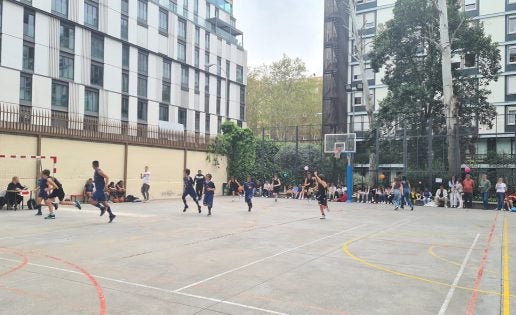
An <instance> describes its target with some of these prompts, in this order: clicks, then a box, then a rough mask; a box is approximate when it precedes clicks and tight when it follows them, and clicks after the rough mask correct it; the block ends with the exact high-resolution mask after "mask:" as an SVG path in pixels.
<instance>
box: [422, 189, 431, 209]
mask: <svg viewBox="0 0 516 315" xmlns="http://www.w3.org/2000/svg"><path fill="white" fill-rule="evenodd" d="M430 201H432V193H431V192H430V190H429V189H428V188H426V187H425V191H423V204H424V205H427V204H428V203H429V202H430Z"/></svg>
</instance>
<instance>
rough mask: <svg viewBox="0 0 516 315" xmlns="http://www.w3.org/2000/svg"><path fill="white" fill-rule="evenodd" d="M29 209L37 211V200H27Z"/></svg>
mask: <svg viewBox="0 0 516 315" xmlns="http://www.w3.org/2000/svg"><path fill="white" fill-rule="evenodd" d="M27 207H28V208H29V209H30V210H35V209H36V200H34V198H31V199H29V200H27Z"/></svg>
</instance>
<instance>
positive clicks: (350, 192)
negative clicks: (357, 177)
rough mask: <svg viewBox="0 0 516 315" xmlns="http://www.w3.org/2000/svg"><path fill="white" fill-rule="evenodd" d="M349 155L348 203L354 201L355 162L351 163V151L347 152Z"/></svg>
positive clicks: (347, 170)
mask: <svg viewBox="0 0 516 315" xmlns="http://www.w3.org/2000/svg"><path fill="white" fill-rule="evenodd" d="M346 156H347V157H348V165H347V167H346V186H347V188H348V200H347V203H352V202H353V164H351V153H348V154H346Z"/></svg>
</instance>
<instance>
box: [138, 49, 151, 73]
mask: <svg viewBox="0 0 516 315" xmlns="http://www.w3.org/2000/svg"><path fill="white" fill-rule="evenodd" d="M148 71H149V55H147V53H145V52H143V51H138V73H139V74H145V75H147V73H148Z"/></svg>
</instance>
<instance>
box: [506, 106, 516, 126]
mask: <svg viewBox="0 0 516 315" xmlns="http://www.w3.org/2000/svg"><path fill="white" fill-rule="evenodd" d="M515 123H516V108H511V109H508V110H507V125H514V124H515Z"/></svg>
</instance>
